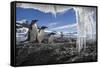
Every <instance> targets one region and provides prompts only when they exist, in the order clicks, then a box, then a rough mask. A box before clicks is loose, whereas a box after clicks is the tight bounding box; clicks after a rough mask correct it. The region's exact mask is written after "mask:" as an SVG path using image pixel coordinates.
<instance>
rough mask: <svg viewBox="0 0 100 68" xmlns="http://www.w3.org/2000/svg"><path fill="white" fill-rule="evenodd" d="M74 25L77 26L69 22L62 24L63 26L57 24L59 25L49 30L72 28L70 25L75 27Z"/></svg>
mask: <svg viewBox="0 0 100 68" xmlns="http://www.w3.org/2000/svg"><path fill="white" fill-rule="evenodd" d="M76 26H77V23H75V24H70V25H64V26H59V27H56V28H52V29H50V30H60V29H66V28H72V27H76Z"/></svg>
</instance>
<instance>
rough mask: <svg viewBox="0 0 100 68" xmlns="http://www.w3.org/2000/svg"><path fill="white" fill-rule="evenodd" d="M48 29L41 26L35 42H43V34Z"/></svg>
mask: <svg viewBox="0 0 100 68" xmlns="http://www.w3.org/2000/svg"><path fill="white" fill-rule="evenodd" d="M46 28H48V27H46V26H42V27H41V28H40V29H39V31H38V36H37V40H38V43H41V42H42V41H43V40H44V35H45V32H44V30H45V29H46Z"/></svg>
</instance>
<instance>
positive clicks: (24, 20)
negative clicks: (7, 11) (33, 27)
mask: <svg viewBox="0 0 100 68" xmlns="http://www.w3.org/2000/svg"><path fill="white" fill-rule="evenodd" d="M26 21H27V20H26V19H23V20H20V21H16V22H17V23H21V24H22V23H26Z"/></svg>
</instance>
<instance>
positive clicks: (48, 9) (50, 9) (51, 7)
mask: <svg viewBox="0 0 100 68" xmlns="http://www.w3.org/2000/svg"><path fill="white" fill-rule="evenodd" d="M16 7H21V8H25V9H29V8H31V9H37V10H39V11H42V12H44V13H49V12H50V13H52V14H54V15H56V13H57V12H65V11H68V10H69V9H71V8H73V7H72V6H60V5H44V4H42V5H41V4H27V3H17V5H16Z"/></svg>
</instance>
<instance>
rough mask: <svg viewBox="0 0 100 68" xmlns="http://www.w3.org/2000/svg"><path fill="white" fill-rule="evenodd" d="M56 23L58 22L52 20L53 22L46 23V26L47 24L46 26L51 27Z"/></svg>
mask: <svg viewBox="0 0 100 68" xmlns="http://www.w3.org/2000/svg"><path fill="white" fill-rule="evenodd" d="M57 24H58V23H56V22H53V23H50V24H48V25H47V26H48V27H52V26H55V25H57Z"/></svg>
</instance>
